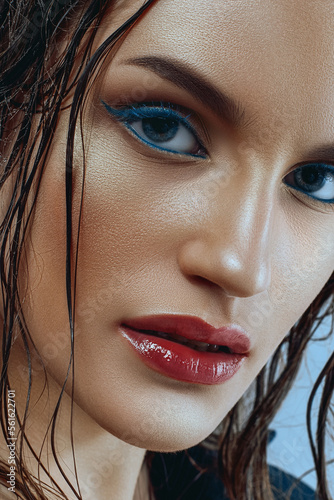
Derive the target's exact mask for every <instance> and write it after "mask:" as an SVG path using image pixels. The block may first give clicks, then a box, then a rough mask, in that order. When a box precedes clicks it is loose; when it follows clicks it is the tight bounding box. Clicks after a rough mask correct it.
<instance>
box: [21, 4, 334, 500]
mask: <svg viewBox="0 0 334 500" xmlns="http://www.w3.org/2000/svg"><path fill="white" fill-rule="evenodd" d="M123 4H124V5H123V6H122V7H120V8H119V10H118V11H117V13H116V14H117V15H116V16H113V13H112V12H111V13H110V15H108V17H107V18H106V19H105V22H104V24H103V25H102V26H101V28H100V30H99V32H98V37H97V39H96V46H97V45H98V44H100V43H101V42H102V41H103V40H104V39H105V38H106V37H107V36H108V34H110V33H111V32H112V31H113V30H114V29H115V28H116V27H117V26H118V25H119V24H120V21H121V20H122V19H123V18H126V17H127V16H128V14H129V12H131V11H132V9H133V10H134V9H135V8H136V7H137V4H138V6H139V4H141V2H123ZM333 18H334V6H333V3H332V2H331V1H330V0H325V1H324V2H314V1H312V0H307V1H306V2H305V0H303V1H302V0H297V1H294V2H290V1H289V0H279V1H277V0H270V1H264V0H256V1H246V2H245V1H244V0H242V1H241V0H240V1H235V0H233V1H232V0H227V1H224V2H217V1H216V0H212V1H211V0H197V1H196V2H193V1H190V0H189V1H188V0H184V1H178V0H174V1H173V0H161V1H158V2H157V3H156V4H155V5H153V7H152V8H151V9H150V10H149V11H148V12H147V13H146V14H145V16H144V17H143V18H142V19H141V20H140V22H138V23H137V24H136V26H135V27H134V28H133V29H132V30H131V31H130V33H129V34H128V35H127V37H126V38H125V39H124V41H123V43H122V44H121V46H120V47H119V50H118V51H117V53H116V55H115V57H114V59H113V60H112V61H111V58H109V60H108V61H107V62H106V64H105V65H104V67H103V71H101V73H100V75H99V77H98V79H97V80H96V82H95V84H94V86H93V88H92V90H91V91H90V93H89V97H88V100H87V103H86V107H85V112H84V137H85V152H86V176H85V180H84V196H83V213H82V224H81V230H80V241H79V260H78V278H77V294H76V307H77V314H76V332H77V334H76V338H75V395H74V399H75V403H76V405H77V406H76V408H77V409H76V410H75V411H76V412H78V415H80V417H79V416H78V419H77V420H78V423H77V425H78V428H79V427H80V426H81V427H80V429H81V431H82V432H81V441H80V446H79V447H78V449H79V453H80V452H81V457H82V458H81V462H80V463H81V465H80V467H81V469H80V471H85V470H87V468H88V470H89V467H90V463H89V461H88V460H85V459H84V458H83V450H85V451H87V450H89V452H91V453H92V454H94V453H96V451H94V450H96V440H95V441H94V440H93V439H90V437H91V436H93V435H95V434H94V433H95V432H96V433H97V434H98V435H99V436H100V452H102V451H103V450H105V448H104V446H106V443H109V446H111V443H114V444H115V443H118V444H119V441H118V440H121V442H123V441H124V442H126V443H128V444H129V445H130V446H128V447H126V448H124V452H123V453H124V456H125V457H126V458H128V457H129V456H133V457H137V458H138V459H137V461H136V460H135V458H134V459H133V460H134V462H135V463H136V466H133V468H132V473H131V474H132V475H131V476H129V475H127V476H126V477H127V478H129V477H131V478H132V483H131V481H130V483H131V484H132V485H133V484H134V482H135V479H136V477H137V475H138V471H139V468H140V464H141V460H142V457H143V455H142V453H141V450H138V448H139V449H151V450H161V451H174V450H177V449H183V448H187V447H190V446H192V445H194V444H196V443H198V442H200V441H201V440H202V439H204V438H205V437H206V436H208V435H209V434H210V433H211V432H212V431H213V430H214V429H215V427H216V426H217V425H218V424H219V422H220V421H221V420H222V418H223V417H224V416H225V415H226V413H227V412H228V411H229V410H230V409H231V407H232V406H233V405H234V404H235V403H236V401H237V400H238V399H239V398H240V397H241V395H242V394H243V393H244V391H245V390H246V389H247V388H248V386H249V385H250V383H251V382H252V381H253V380H254V378H255V376H256V375H257V373H258V372H259V370H260V369H261V368H262V366H263V365H264V364H265V363H266V361H267V360H268V358H269V357H270V355H271V354H272V353H273V351H274V350H275V348H276V347H277V346H278V345H279V343H280V342H281V341H282V339H283V338H284V336H285V335H286V334H287V332H288V330H289V329H290V327H291V326H292V325H293V324H294V323H295V322H296V321H297V319H298V318H299V317H300V315H301V314H302V313H303V312H304V310H305V309H306V308H307V307H308V305H309V304H310V303H311V302H312V300H313V299H314V298H315V297H316V295H317V294H318V293H319V291H320V290H321V288H322V287H323V285H324V284H325V283H326V281H327V279H328V278H329V277H330V275H331V273H332V272H333V269H334V230H333V227H334V208H333V207H332V206H329V205H325V204H321V203H316V202H314V201H312V200H311V199H308V198H307V197H306V196H302V195H300V194H299V193H297V192H296V191H294V190H293V189H292V188H289V187H287V186H286V185H285V184H284V183H283V182H282V179H283V178H284V176H286V175H287V173H288V172H289V171H291V170H293V169H294V168H296V165H299V164H300V163H303V162H305V163H306V162H309V161H311V160H321V159H322V158H321V156H320V157H319V158H318V157H317V158H313V157H309V156H308V151H309V150H310V149H312V148H315V147H318V146H320V145H323V144H328V143H330V141H331V139H332V137H333V129H334V116H333V113H332V109H333V108H334V93H333V83H332V82H333V74H334V52H333V50H332V47H333V44H334V34H333V30H332V29H331V27H332V23H333ZM147 55H155V56H160V57H168V56H170V55H172V57H173V59H175V60H178V61H181V62H184V63H186V64H188V65H189V66H190V67H192V68H194V69H196V71H197V72H198V73H200V74H201V75H203V76H205V77H206V78H207V79H208V80H209V82H210V83H211V84H213V85H215V86H216V87H217V88H218V89H219V90H221V91H223V92H226V93H227V94H228V95H230V96H232V97H233V98H235V99H237V100H238V101H239V102H240V103H241V104H242V106H243V107H244V108H245V110H246V113H247V117H248V119H247V123H246V124H245V126H243V127H240V128H237V127H234V126H233V125H232V124H231V123H228V122H226V121H225V120H224V119H223V118H221V117H217V116H215V115H214V114H213V112H211V111H210V110H209V109H207V108H206V107H205V106H203V104H202V103H201V102H199V101H198V100H196V99H194V98H193V97H192V96H191V95H190V94H189V93H188V92H187V90H186V89H180V88H178V87H176V86H175V85H174V84H173V83H172V82H168V81H166V80H164V79H162V78H161V77H159V76H157V75H155V74H153V73H152V72H151V71H149V70H147V69H145V68H142V67H134V66H133V65H129V64H127V63H126V61H127V59H128V58H130V57H134V56H136V57H139V56H147ZM324 65H325V66H324ZM324 68H326V69H324ZM120 97H121V98H122V99H123V98H124V97H125V98H126V99H133V100H134V101H135V100H136V99H139V100H148V101H152V100H157V99H158V100H163V101H166V102H174V103H177V104H180V105H182V106H185V107H187V108H188V109H190V110H191V112H192V113H193V114H194V115H196V116H197V117H199V119H197V121H196V123H195V124H194V126H195V127H196V124H197V126H198V127H201V126H200V125H199V122H200V123H202V124H203V125H202V129H201V128H200V130H202V137H203V138H205V142H204V145H205V147H206V149H207V151H208V157H207V158H206V159H193V158H189V157H183V156H180V155H174V154H172V153H165V152H157V151H154V150H152V149H150V148H148V147H147V146H146V145H144V144H142V143H140V142H139V141H138V139H137V138H135V137H133V136H132V135H131V134H130V133H129V132H128V131H127V130H126V129H125V128H124V126H122V124H120V123H117V122H115V120H112V119H111V117H110V115H109V114H108V113H107V112H106V109H105V108H104V107H103V106H102V105H101V99H103V100H104V101H105V102H107V103H108V104H110V105H113V104H115V103H117V102H118V100H119V99H120ZM67 119H68V113H67V112H66V111H64V112H63V114H62V116H61V119H60V121H59V124H58V128H57V133H56V136H55V139H54V144H53V148H52V151H51V154H50V157H49V159H48V164H47V169H46V171H45V173H44V175H43V180H42V184H41V188H40V195H39V198H38V202H37V208H36V212H35V216H34V219H33V221H32V226H31V231H30V234H31V238H30V240H29V241H30V243H29V244H28V247H27V259H28V269H29V276H28V277H27V278H26V276H25V275H22V278H21V281H22V289H24V288H25V285H27V286H28V293H27V294H26V299H25V302H24V313H25V316H26V319H27V324H28V326H29V329H30V331H31V333H32V337H33V339H34V342H35V344H36V346H37V348H38V349H39V350H40V352H41V354H42V358H43V359H44V361H45V364H46V367H47V372H48V375H49V379H50V381H51V382H50V384H51V392H50V401H51V402H52V401H53V402H54V401H56V394H57V384H62V383H63V380H64V377H65V374H66V370H67V365H68V360H69V336H68V335H67V333H68V316H67V307H66V296H65V286H64V276H65V267H64V265H65V258H64V255H65V189H64V186H65V185H64V157H65V142H66V134H67ZM203 129H205V131H206V132H205V133H204V132H203ZM333 160H334V158H333ZM328 163H329V162H328ZM74 164H75V171H74V174H75V176H74V179H75V186H74V187H75V199H74V222H75V223H76V222H77V216H78V209H79V200H80V196H81V182H82V155H81V149H80V138H79V135H78V138H77V144H76V152H75V161H74ZM226 172H228V173H229V174H228V175H226ZM74 227H75V226H74ZM22 274H23V273H22ZM164 313H168V314H170V313H175V314H182V315H187V314H188V315H195V316H198V317H200V318H202V319H204V320H205V321H207V322H209V323H211V324H212V325H214V326H216V327H219V326H223V325H224V324H227V323H237V324H240V325H241V326H242V327H243V328H245V329H246V330H247V331H248V333H249V335H250V337H251V344H252V347H251V351H250V355H249V357H248V358H247V360H246V361H245V363H243V365H242V367H241V368H240V370H239V371H238V372H237V373H236V374H235V376H234V377H233V378H232V379H230V380H228V381H227V382H225V383H223V384H222V385H217V386H204V385H201V384H191V383H185V382H179V381H176V380H172V379H169V378H168V377H165V376H163V375H161V374H159V373H157V372H155V371H154V370H151V369H149V368H148V367H147V366H145V365H144V364H143V363H142V362H141V361H140V360H139V359H138V358H137V357H136V356H135V355H134V353H133V352H132V350H131V349H129V347H128V346H127V344H126V343H125V342H124V340H123V338H122V337H121V336H120V334H119V330H118V325H119V324H120V322H122V321H123V320H124V319H125V318H127V317H136V316H142V315H152V314H164ZM45 346H48V348H47V349H46V347H45ZM52 346H53V347H54V346H56V347H55V348H53V347H52ZM16 350H17V356H20V345H19V344H18V345H17V346H16ZM51 352H52V355H51V354H50V353H51ZM22 362H24V361H22ZM35 364H36V366H37V361H35ZM11 371H12V373H13V376H14V377H15V373H16V368H15V365H14V363H13V365H12V366H11ZM16 376H17V377H18V379H19V374H18V373H16ZM41 377H42V372H41V371H40V370H38V369H37V368H36V369H35V380H36V386H38V380H39V379H40V378H41ZM67 392H68V393H69V392H70V385H68V386H67ZM69 401H70V399H69V397H67V396H65V400H64V414H66V412H68V411H69ZM50 407H52V404H50ZM44 417H45V421H46V420H47V418H46V416H44ZM44 417H43V418H44ZM34 418H35V421H34V425H36V426H37V425H44V424H41V421H42V417H37V414H34ZM38 418H40V420H38ZM80 422H81V423H80ZM74 425H76V420H75V421H74ZM96 425H98V426H100V427H99V428H98V429H99V430H98V431H97V427H96ZM36 442H38V438H37V437H36ZM94 443H95V445H94ZM115 446H116V445H115ZM125 450H126V451H125ZM135 450H136V451H135ZM124 467H125V466H124ZM123 470H125V469H123ZM114 474H116V473H114ZM113 477H114V483H113V485H114V487H115V488H116V486H115V485H118V484H119V485H120V486H119V487H120V491H122V492H123V493H122V494H123V497H122V498H124V499H129V498H131V492H128V490H125V489H124V484H125V483H124V481H125V482H126V477H125V476H124V477H123V479H122V475H121V474H120V475H119V476H118V475H115V476H113ZM117 481H119V483H118V482H117ZM122 481H123V483H122ZM122 485H123V486H122ZM122 488H123V489H122ZM114 491H116V490H114ZM124 492H125V493H124ZM94 494H96V495H98V493H97V491H95V493H94ZM96 498H98V496H96ZM101 498H103V495H102V496H101ZM115 498H116V497H115ZM117 498H121V497H120V496H118V497H117Z"/></svg>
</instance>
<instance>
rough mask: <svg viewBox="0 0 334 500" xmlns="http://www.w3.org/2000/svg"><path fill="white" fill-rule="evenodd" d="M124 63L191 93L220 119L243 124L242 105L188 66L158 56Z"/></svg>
mask: <svg viewBox="0 0 334 500" xmlns="http://www.w3.org/2000/svg"><path fill="white" fill-rule="evenodd" d="M125 62H126V63H127V64H133V65H135V66H141V67H144V68H145V69H149V70H150V71H153V72H154V73H156V74H157V75H159V76H160V77H162V78H164V79H165V80H168V81H170V82H172V83H173V84H175V85H176V86H177V87H179V88H181V89H184V90H186V91H187V92H190V94H192V95H193V96H194V97H195V99H197V100H198V101H200V102H201V103H203V104H204V105H205V106H207V107H209V108H210V109H211V111H212V112H213V113H214V114H216V115H217V116H218V117H219V118H220V119H221V118H225V120H227V121H228V122H230V123H232V124H233V125H234V126H236V127H240V126H242V125H244V126H245V125H246V119H245V109H244V108H243V107H242V106H241V104H240V103H239V102H238V101H235V100H234V99H232V98H231V97H230V96H228V95H226V94H225V93H223V92H221V91H220V90H218V89H217V88H216V87H215V86H214V85H212V84H211V83H210V82H209V81H207V80H206V79H205V78H204V77H203V76H202V75H200V74H198V73H197V72H196V71H195V70H194V69H192V68H190V67H189V66H188V65H187V64H185V63H183V62H181V61H176V60H174V59H171V58H164V57H157V56H142V57H135V58H130V59H127V60H126V61H125Z"/></svg>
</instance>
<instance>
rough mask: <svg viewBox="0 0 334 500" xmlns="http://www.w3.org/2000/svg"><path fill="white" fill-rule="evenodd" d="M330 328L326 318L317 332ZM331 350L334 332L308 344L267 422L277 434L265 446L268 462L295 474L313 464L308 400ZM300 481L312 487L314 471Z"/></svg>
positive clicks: (333, 471) (330, 447)
mask: <svg viewBox="0 0 334 500" xmlns="http://www.w3.org/2000/svg"><path fill="white" fill-rule="evenodd" d="M329 328H330V322H329V321H326V323H324V325H323V326H322V327H320V328H319V331H318V332H317V333H316V336H317V337H320V336H321V335H324V334H326V333H328V331H329ZM333 351H334V332H333V335H332V336H331V338H330V339H329V340H326V341H324V342H312V343H311V344H310V346H309V347H308V350H307V352H306V355H305V357H304V360H303V364H302V367H301V371H300V373H299V375H298V377H297V380H296V382H295V384H294V387H293V388H292V390H291V391H290V393H289V395H288V397H287V399H286V400H285V402H284V404H283V405H282V407H281V409H280V411H279V413H278V414H277V416H276V418H275V419H274V422H273V423H272V425H271V426H270V428H271V429H274V430H275V431H276V432H277V435H276V437H275V439H274V440H273V441H272V442H271V443H270V445H269V447H268V462H269V463H270V464H272V465H275V466H276V467H279V468H280V469H283V470H286V471H287V472H288V473H290V474H292V475H294V476H297V477H299V476H301V475H302V474H304V473H305V472H306V471H307V470H309V469H311V468H313V459H312V454H311V448H310V445H309V441H308V436H307V432H306V406H307V400H308V397H309V394H310V391H311V388H312V386H313V382H314V381H315V380H316V378H317V376H318V374H319V373H320V371H321V369H322V368H323V366H324V364H325V362H326V361H327V360H328V358H329V356H330V354H331V352H333ZM320 392H321V391H320ZM318 400H319V398H318ZM315 408H316V405H315ZM313 422H314V424H315V423H316V417H314V419H313ZM332 431H333V429H332ZM332 434H333V432H332ZM326 458H327V459H333V458H334V443H333V442H332V441H331V440H330V439H328V440H327V453H326ZM328 470H329V482H330V491H331V494H332V496H333V498H334V465H330V466H329V469H328ZM303 481H304V482H305V483H306V484H308V485H309V486H311V487H312V488H314V489H315V486H316V475H315V473H314V472H311V473H310V474H307V475H306V476H305V477H304V478H303Z"/></svg>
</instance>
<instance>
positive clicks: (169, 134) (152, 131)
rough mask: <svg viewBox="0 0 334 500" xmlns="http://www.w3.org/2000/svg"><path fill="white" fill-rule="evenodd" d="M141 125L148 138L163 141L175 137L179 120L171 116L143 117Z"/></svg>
mask: <svg viewBox="0 0 334 500" xmlns="http://www.w3.org/2000/svg"><path fill="white" fill-rule="evenodd" d="M142 126H143V131H144V133H145V134H146V135H147V137H148V138H149V139H151V140H152V141H155V142H165V141H170V140H171V139H173V138H174V137H175V135H176V133H177V131H178V128H179V122H178V121H177V120H175V119H173V118H162V117H158V118H143V120H142Z"/></svg>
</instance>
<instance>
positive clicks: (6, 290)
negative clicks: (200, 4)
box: [0, 0, 334, 500]
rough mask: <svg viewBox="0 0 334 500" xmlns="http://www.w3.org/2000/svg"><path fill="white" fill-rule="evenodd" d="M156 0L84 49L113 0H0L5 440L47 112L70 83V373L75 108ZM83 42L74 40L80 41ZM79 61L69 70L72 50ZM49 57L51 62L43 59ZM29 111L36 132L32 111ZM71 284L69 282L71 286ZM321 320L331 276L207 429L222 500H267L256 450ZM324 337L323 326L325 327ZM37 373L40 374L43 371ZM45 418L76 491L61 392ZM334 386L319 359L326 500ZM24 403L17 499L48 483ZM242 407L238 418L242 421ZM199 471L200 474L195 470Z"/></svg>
mask: <svg viewBox="0 0 334 500" xmlns="http://www.w3.org/2000/svg"><path fill="white" fill-rule="evenodd" d="M156 1H158V0H148V1H147V2H146V3H145V4H143V6H142V7H141V8H140V9H139V10H138V11H137V12H135V13H134V14H133V15H132V16H131V17H130V18H129V19H128V20H127V21H126V22H125V23H124V24H123V25H122V26H120V27H119V29H117V30H116V31H115V32H114V33H113V34H112V35H110V36H109V37H108V38H107V39H106V40H105V41H104V42H103V44H102V45H101V46H100V47H99V48H98V49H97V50H96V51H95V52H94V53H92V44H93V41H94V37H95V35H96V32H97V29H98V26H99V24H100V23H101V20H102V18H103V16H104V15H105V13H106V11H107V9H109V8H113V7H115V6H116V7H117V2H115V1H110V0H109V1H104V0H99V1H97V0H92V1H89V0H70V1H68V0H38V1H36V0H16V1H15V0H11V1H9V0H1V2H0V68H1V80H0V113H1V115H0V116H1V121H0V141H1V143H0V189H4V185H5V183H6V181H7V180H8V179H9V178H12V179H13V181H12V186H13V192H12V194H11V199H10V200H9V203H8V209H7V211H6V213H5V216H4V218H3V220H2V221H0V223H1V225H0V245H1V247H0V273H1V292H2V302H3V311H4V318H3V333H2V368H1V381H0V383H1V391H0V402H1V428H2V432H3V435H4V437H5V438H6V439H7V438H8V415H7V411H6V408H7V406H6V403H7V395H8V391H9V390H10V388H11V387H10V380H9V379H8V374H7V368H8V362H9V359H10V355H11V346H12V342H13V339H14V333H15V334H17V332H19V334H20V335H21V337H22V340H23V343H24V345H25V348H26V354H27V358H26V359H27V367H28V370H27V376H28V377H29V387H31V383H32V378H31V356H32V353H31V352H30V349H29V344H32V345H33V339H32V337H31V336H30V332H29V331H28V328H27V325H26V323H25V320H24V316H23V314H22V311H21V300H22V297H20V294H19V290H18V274H19V269H20V266H23V265H24V262H23V254H24V244H25V239H26V235H27V234H28V230H29V223H30V221H31V219H32V216H33V211H34V207H35V203H36V199H37V197H38V191H39V185H40V182H41V178H42V175H43V171H44V169H45V168H46V164H47V158H48V151H49V149H50V145H51V143H52V139H53V136H54V133H55V129H56V124H57V119H58V117H59V113H60V112H61V110H62V105H63V102H64V99H65V97H66V96H68V95H69V92H70V91H71V90H73V91H74V97H73V100H72V105H71V113H70V123H69V129H68V142H67V150H66V164H65V165H64V169H65V172H66V230H67V237H66V256H64V258H66V290H67V301H68V317H69V330H68V332H69V333H68V334H69V335H70V337H71V346H72V354H71V359H70V363H69V366H68V374H67V376H70V375H71V376H73V342H74V327H75V325H74V321H73V318H74V299H75V297H74V293H73V283H74V284H75V273H74V274H73V272H72V270H71V269H72V265H71V258H70V256H71V254H72V251H73V252H74V255H75V254H76V248H72V245H73V242H72V236H73V235H72V232H73V231H72V163H73V149H74V136H75V125H76V123H77V120H79V119H80V116H81V115H80V113H81V109H82V107H83V104H84V99H85V96H86V93H87V89H88V87H89V84H90V82H91V81H92V79H93V78H94V76H95V74H96V71H97V70H98V69H99V67H100V66H101V64H102V62H103V60H104V59H105V58H106V57H107V55H108V54H110V51H111V49H112V48H113V47H115V44H116V42H118V41H121V39H122V38H123V37H124V36H126V34H127V31H128V30H129V29H130V28H131V27H132V26H133V25H134V23H135V22H137V20H139V19H140V17H141V16H142V15H145V12H146V11H147V10H148V9H149V8H150V6H151V4H153V3H154V2H156ZM67 29H70V30H71V38H70V41H69V43H68V44H67V46H66V48H65V49H64V50H63V51H62V52H60V53H59V54H58V56H57V57H56V58H55V60H53V61H52V59H53V58H54V51H55V47H57V44H58V43H59V42H60V41H61V40H62V36H63V34H64V33H65V30H67ZM83 41H84V44H83ZM79 47H80V49H81V48H82V47H83V51H82V52H81V53H80V59H81V63H80V66H79V67H78V68H76V69H75V71H76V74H75V75H74V76H73V68H74V67H75V66H74V63H75V61H76V60H77V54H78V49H79ZM50 61H52V64H50ZM36 117H39V123H38V127H37V130H36V129H35V128H34V127H33V118H34V119H36ZM37 136H39V147H38V150H37V152H36V151H35V152H33V148H34V141H32V139H33V138H34V137H37ZM74 290H75V287H74ZM325 317H330V318H332V321H331V327H330V330H331V332H332V330H333V322H334V273H333V274H332V276H331V277H330V279H329V280H328V282H327V283H326V284H325V286H324V287H323V289H322V290H321V292H320V293H319V294H318V296H317V297H316V298H315V299H314V301H313V302H312V304H311V305H310V306H309V307H308V309H307V310H306V311H305V312H304V314H303V315H302V317H301V318H300V319H299V321H298V322H297V323H296V324H295V325H294V327H293V328H292V329H291V330H290V332H289V334H288V335H287V336H286V337H285V339H284V340H283V342H282V343H281V345H280V346H279V347H278V349H277V350H276V352H275V353H274V355H273V356H272V358H271V360H270V362H269V363H268V364H267V365H266V366H265V367H264V368H263V369H262V371H261V372H260V374H259V375H258V377H257V379H256V381H255V383H254V384H253V389H254V391H253V394H252V397H251V398H248V399H247V400H246V399H245V398H242V399H241V400H240V401H239V402H238V403H237V404H236V405H235V406H234V408H233V409H232V410H231V411H230V412H229V414H228V415H227V416H226V418H225V419H224V420H223V422H222V424H221V426H220V427H219V429H217V430H216V431H215V432H214V433H213V434H212V435H211V436H209V437H208V438H207V439H206V440H205V441H204V442H203V443H202V446H203V447H215V448H217V449H219V452H218V457H219V460H218V467H219V473H220V475H221V478H222V480H223V482H224V485H225V487H226V489H227V491H228V495H229V497H230V498H231V500H250V499H254V500H263V499H266V500H267V499H268V500H269V499H271V498H273V497H272V492H271V486H270V482H269V475H268V466H267V459H266V448H267V440H268V428H269V425H270V423H271V422H272V420H273V417H274V416H275V414H276V412H277V410H278V408H279V407H280V405H281V403H282V401H283V400H284V398H285V396H286V395H287V393H288V391H289V389H290V388H291V386H292V384H293V381H294V380H295V377H296V374H297V372H298V369H299V366H300V364H301V360H302V354H303V352H304V351H305V348H306V346H307V345H308V343H309V342H310V341H311V340H312V338H313V337H314V334H315V332H316V330H317V329H318V327H319V325H320V324H321V323H322V322H323V320H324V318H325ZM329 334H330V333H329ZM45 376H46V371H45ZM66 381H67V380H65V381H64V385H63V388H62V393H61V395H60V398H59V401H58V404H57V406H56V408H55V410H54V415H53V418H52V422H51V431H50V432H51V436H52V453H53V455H54V458H55V460H56V462H57V465H58V467H59V469H60V471H61V473H62V475H63V476H64V478H65V479H66V481H67V482H68V484H69V485H70V487H71V488H72V491H73V494H74V495H75V496H76V497H77V498H81V496H80V493H79V488H78V484H79V483H80V481H79V480H78V478H77V482H78V484H77V486H74V485H72V484H71V482H70V480H69V479H68V478H67V477H66V474H65V472H64V471H63V469H62V467H61V465H60V463H59V461H58V459H57V453H56V449H55V442H54V432H55V426H56V423H57V415H58V411H59V405H60V401H61V397H62V394H63V391H64V388H65V385H66ZM333 387H334V356H333V355H332V356H331V357H330V359H329V360H328V362H327V363H326V365H325V366H324V368H323V370H322V372H321V373H320V376H319V378H318V380H317V381H316V383H315V386H314V388H313V389H312V391H311V394H310V399H309V403H308V409H307V428H308V434H309V439H310V442H311V449H312V454H313V458H314V462H315V470H316V473H317V478H318V487H317V493H318V495H319V497H320V498H321V499H323V500H330V493H329V490H328V486H327V480H326V458H325V438H326V436H327V434H328V425H329V418H330V416H333V413H332V409H331V407H330V403H331V398H332V394H333ZM320 389H321V390H322V396H321V400H320V406H319V412H318V422H317V429H316V432H315V435H314V434H313V432H312V428H311V412H312V409H313V404H314V400H315V396H316V394H317V392H318V391H319V390H320ZM28 409H29V393H28V397H27V401H26V411H25V413H24V414H23V415H17V425H18V426H19V429H20V434H19V439H18V442H17V451H16V466H17V474H18V475H17V479H16V494H17V495H18V496H19V497H20V498H24V499H28V498H29V499H35V498H41V499H43V498H44V499H45V498H47V494H48V491H50V486H45V485H43V483H42V482H41V481H40V480H38V479H37V478H35V477H34V476H33V475H32V474H31V472H30V471H29V470H28V469H27V467H26V466H25V461H24V456H23V455H22V444H23V443H24V442H25V443H26V444H27V445H28V446H30V445H29V441H28V438H27V436H26V433H25V424H26V419H27V413H28ZM245 412H246V414H247V418H245ZM30 449H31V452H32V453H33V455H34V457H35V459H36V461H37V462H38V463H39V465H40V467H41V468H42V469H43V470H44V472H45V473H46V474H47V475H49V477H51V476H50V474H49V472H48V471H47V468H46V467H45V465H44V464H42V463H41V461H40V458H39V456H38V453H37V452H36V450H33V449H32V448H31V447H30ZM153 457H154V453H153V452H147V454H146V457H145V460H146V463H147V465H148V466H150V464H151V463H152V458H153ZM202 472H203V473H205V471H204V470H203V471H202ZM7 473H8V464H7V463H6V462H0V481H1V482H2V484H4V485H6V481H7ZM53 484H54V490H53V491H54V492H58V494H59V496H60V498H67V497H66V495H65V494H64V492H62V490H61V488H60V487H59V486H58V485H57V484H56V483H53Z"/></svg>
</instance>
